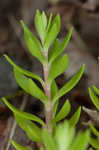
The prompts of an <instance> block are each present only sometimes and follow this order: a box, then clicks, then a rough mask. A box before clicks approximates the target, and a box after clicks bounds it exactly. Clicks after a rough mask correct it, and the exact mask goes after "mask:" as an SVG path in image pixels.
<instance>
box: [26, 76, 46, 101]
mask: <svg viewBox="0 0 99 150" xmlns="http://www.w3.org/2000/svg"><path fill="white" fill-rule="evenodd" d="M28 88H29V91H30V93H31V94H32V96H34V97H36V98H38V99H40V100H41V101H42V102H43V103H46V101H48V98H47V96H46V95H45V94H44V93H43V91H42V90H41V89H40V88H38V87H37V85H36V84H35V82H33V80H31V79H29V80H28Z"/></svg>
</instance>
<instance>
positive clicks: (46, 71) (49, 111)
mask: <svg viewBox="0 0 99 150" xmlns="http://www.w3.org/2000/svg"><path fill="white" fill-rule="evenodd" d="M43 54H44V56H45V57H46V60H47V63H46V65H44V68H43V69H44V91H45V94H46V96H47V97H48V99H49V103H48V104H46V106H45V120H46V127H47V129H48V130H49V131H50V133H52V127H51V125H50V121H51V119H52V103H51V89H50V86H51V85H50V83H48V82H47V80H48V75H49V69H50V66H49V64H48V51H44V53H43Z"/></svg>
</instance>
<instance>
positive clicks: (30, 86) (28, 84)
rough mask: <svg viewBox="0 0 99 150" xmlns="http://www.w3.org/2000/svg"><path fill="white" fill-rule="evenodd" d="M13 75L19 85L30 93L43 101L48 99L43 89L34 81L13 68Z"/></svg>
mask: <svg viewBox="0 0 99 150" xmlns="http://www.w3.org/2000/svg"><path fill="white" fill-rule="evenodd" d="M14 75H15V79H16V81H17V83H18V84H19V86H20V87H21V88H22V89H23V90H24V91H26V92H27V93H29V94H30V95H32V96H34V97H36V98H38V99H40V100H41V101H42V102H43V103H45V102H46V100H48V98H47V97H46V96H45V94H44V93H43V91H42V90H41V89H40V88H39V87H38V86H37V85H36V84H35V82H34V81H33V80H31V79H29V78H27V77H26V76H24V75H23V74H22V73H21V72H19V71H18V70H17V69H15V68H14Z"/></svg>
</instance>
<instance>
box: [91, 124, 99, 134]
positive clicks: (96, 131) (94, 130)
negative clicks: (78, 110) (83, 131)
mask: <svg viewBox="0 0 99 150" xmlns="http://www.w3.org/2000/svg"><path fill="white" fill-rule="evenodd" d="M90 129H91V131H92V132H93V133H94V134H95V135H96V136H97V137H99V131H98V130H96V128H95V127H94V126H93V124H92V123H90Z"/></svg>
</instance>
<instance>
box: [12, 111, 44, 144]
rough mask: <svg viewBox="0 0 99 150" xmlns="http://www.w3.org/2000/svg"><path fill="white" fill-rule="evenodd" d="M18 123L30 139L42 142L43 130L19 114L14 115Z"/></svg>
mask: <svg viewBox="0 0 99 150" xmlns="http://www.w3.org/2000/svg"><path fill="white" fill-rule="evenodd" d="M14 116H15V119H16V122H17V123H18V124H19V126H20V127H21V128H22V129H23V130H24V131H25V132H26V134H27V136H28V138H29V139H30V140H32V141H33V142H41V141H42V139H41V129H40V128H38V127H37V126H36V125H35V124H34V123H33V122H31V121H30V120H28V119H26V118H25V119H24V117H21V116H19V115H18V114H17V113H14Z"/></svg>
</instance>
